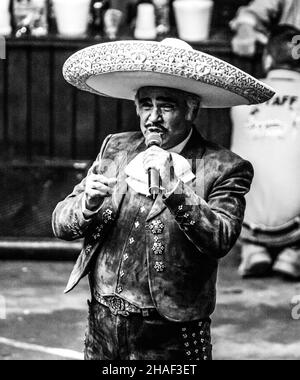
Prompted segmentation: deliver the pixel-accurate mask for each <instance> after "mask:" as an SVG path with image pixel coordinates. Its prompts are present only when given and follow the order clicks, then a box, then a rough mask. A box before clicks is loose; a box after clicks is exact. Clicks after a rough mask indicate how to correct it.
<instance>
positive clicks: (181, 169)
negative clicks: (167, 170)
mask: <svg viewBox="0 0 300 380" xmlns="http://www.w3.org/2000/svg"><path fill="white" fill-rule="evenodd" d="M191 135H192V130H191V131H190V133H189V135H188V136H187V138H186V139H184V141H182V142H181V143H180V144H178V145H177V146H175V147H173V148H171V149H169V150H168V152H170V153H171V155H172V159H173V164H174V171H175V175H176V177H177V178H178V179H180V180H181V181H182V182H184V183H188V182H190V181H192V180H193V179H194V178H195V175H194V174H193V172H192V170H191V166H190V164H189V162H188V161H187V160H186V159H185V158H184V157H182V156H181V155H180V154H179V153H181V152H182V151H183V149H184V148H185V146H186V144H187V143H188V141H189V139H190V138H191ZM144 154H145V152H142V153H140V154H138V155H137V156H136V157H135V158H134V159H133V160H132V161H131V162H130V163H129V164H128V165H127V167H126V168H125V173H126V175H127V176H128V177H127V179H126V182H127V184H128V185H129V186H130V187H131V188H132V189H133V190H134V191H136V192H137V193H140V194H143V195H146V196H148V195H149V189H148V175H147V173H145V170H144V166H143V158H144Z"/></svg>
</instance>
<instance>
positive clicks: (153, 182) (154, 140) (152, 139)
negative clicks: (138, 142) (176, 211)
mask: <svg viewBox="0 0 300 380" xmlns="http://www.w3.org/2000/svg"><path fill="white" fill-rule="evenodd" d="M162 143H163V141H162V137H161V135H160V133H158V132H155V131H153V132H151V133H149V135H148V136H147V137H146V146H147V148H150V147H151V146H158V147H161V146H162ZM160 187H161V178H160V175H159V171H158V170H156V169H154V168H150V169H148V188H149V193H150V194H151V195H152V197H153V199H155V197H156V196H157V195H158V194H159V193H160Z"/></svg>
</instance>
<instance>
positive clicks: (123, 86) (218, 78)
mask: <svg viewBox="0 0 300 380" xmlns="http://www.w3.org/2000/svg"><path fill="white" fill-rule="evenodd" d="M63 75H64V78H65V79H66V80H67V82H69V83H70V84H72V85H73V86H76V87H77V88H79V89H80V90H84V91H89V92H91V93H93V94H98V95H102V96H109V97H113V98H120V99H129V100H134V98H135V95H136V92H137V90H138V89H139V88H141V87H145V86H159V87H169V88H176V89H179V90H182V91H186V92H189V93H192V94H195V95H198V96H200V97H201V100H202V102H201V106H202V107H207V108H225V107H232V106H237V105H245V104H258V103H263V102H266V101H267V100H269V99H270V98H272V97H273V95H274V94H275V92H274V90H273V89H272V88H271V87H269V86H267V85H265V84H264V83H262V82H260V81H258V80H257V79H255V78H254V77H252V76H251V75H248V74H247V73H245V72H243V71H242V70H240V69H238V68H236V67H234V66H232V65H230V64H229V63H227V62H225V61H222V60H220V59H218V58H215V57H213V56H211V55H208V54H205V53H203V52H201V51H197V50H194V49H193V48H192V47H190V46H189V45H188V44H187V43H185V42H183V41H181V40H177V39H166V40H164V41H162V42H155V41H116V42H108V43H102V44H98V45H94V46H91V47H88V48H85V49H83V50H80V51H79V52H77V53H75V54H73V55H72V56H71V57H70V58H69V59H68V60H67V61H66V63H65V65H64V68H63Z"/></svg>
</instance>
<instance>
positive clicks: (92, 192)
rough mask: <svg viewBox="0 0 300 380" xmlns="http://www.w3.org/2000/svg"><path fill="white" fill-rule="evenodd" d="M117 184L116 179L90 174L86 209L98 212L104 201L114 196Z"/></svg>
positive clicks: (86, 190)
mask: <svg viewBox="0 0 300 380" xmlns="http://www.w3.org/2000/svg"><path fill="white" fill-rule="evenodd" d="M116 183H117V179H116V178H107V177H105V176H104V175H100V174H90V175H89V176H88V177H87V179H86V184H85V207H86V208H87V210H89V211H94V210H97V209H98V208H99V207H100V206H101V203H102V202H103V199H104V198H105V197H110V196H111V195H112V193H113V189H114V187H115V185H116Z"/></svg>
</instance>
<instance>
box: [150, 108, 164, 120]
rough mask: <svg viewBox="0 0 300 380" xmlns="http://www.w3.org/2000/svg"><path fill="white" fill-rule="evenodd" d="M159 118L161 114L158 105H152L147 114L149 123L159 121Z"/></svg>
mask: <svg viewBox="0 0 300 380" xmlns="http://www.w3.org/2000/svg"><path fill="white" fill-rule="evenodd" d="M161 119H162V116H161V112H160V109H159V108H158V107H153V109H152V111H151V114H150V116H149V121H150V122H151V123H155V122H157V121H161Z"/></svg>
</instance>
